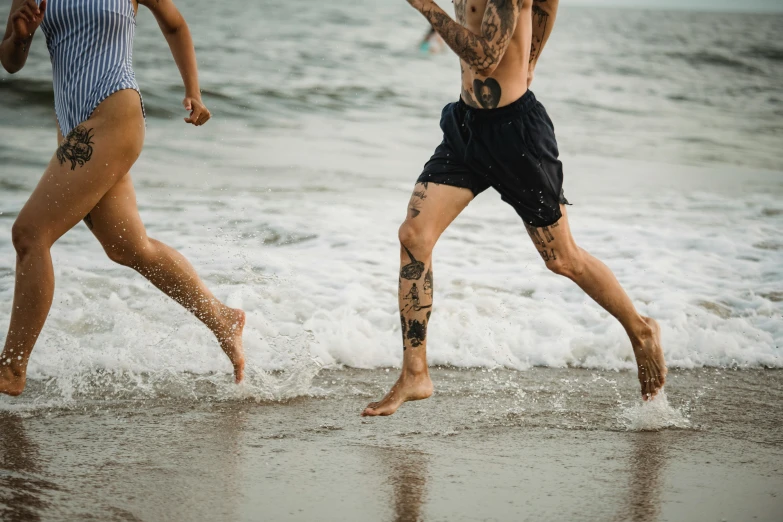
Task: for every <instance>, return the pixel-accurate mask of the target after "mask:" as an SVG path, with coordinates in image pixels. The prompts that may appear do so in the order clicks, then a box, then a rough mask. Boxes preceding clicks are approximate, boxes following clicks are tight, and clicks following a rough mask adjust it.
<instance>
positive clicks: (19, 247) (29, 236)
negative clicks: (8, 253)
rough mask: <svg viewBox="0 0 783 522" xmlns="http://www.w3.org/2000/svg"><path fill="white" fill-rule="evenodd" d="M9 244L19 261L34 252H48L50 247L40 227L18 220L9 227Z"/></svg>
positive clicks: (50, 244)
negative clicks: (11, 244)
mask: <svg viewBox="0 0 783 522" xmlns="http://www.w3.org/2000/svg"><path fill="white" fill-rule="evenodd" d="M11 242H12V243H13V245H14V250H16V255H17V257H19V258H20V259H21V258H24V257H26V256H27V255H29V254H30V253H32V252H35V251H36V250H48V249H50V248H51V247H52V243H51V241H50V240H49V238H48V236H47V235H46V234H45V233H44V231H42V230H41V229H40V227H36V226H34V225H31V224H29V223H26V222H24V221H19V220H17V221H15V222H14V224H13V226H12V227H11Z"/></svg>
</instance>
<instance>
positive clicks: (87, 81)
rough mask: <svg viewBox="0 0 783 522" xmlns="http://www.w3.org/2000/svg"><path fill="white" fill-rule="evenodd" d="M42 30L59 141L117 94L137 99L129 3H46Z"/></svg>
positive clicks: (104, 0)
mask: <svg viewBox="0 0 783 522" xmlns="http://www.w3.org/2000/svg"><path fill="white" fill-rule="evenodd" d="M38 3H40V0H38ZM41 30H43V32H44V35H46V46H47V47H48V49H49V56H50V57H51V59H52V74H53V83H54V110H55V112H56V114H57V123H58V124H59V125H60V131H61V132H62V134H63V136H66V135H68V133H69V132H70V131H71V130H73V129H74V128H75V127H76V126H78V125H79V124H80V123H82V122H83V121H85V120H87V119H88V118H89V117H90V115H91V114H92V112H93V111H94V110H95V108H96V107H97V106H98V105H99V104H100V103H101V102H102V101H103V100H105V99H106V98H108V97H109V96H110V95H112V94H114V93H115V92H117V91H119V90H122V89H134V90H135V91H137V92H139V97H141V92H140V91H139V86H138V84H137V83H136V76H135V74H134V73H133V35H134V33H135V30H136V13H135V12H134V5H133V2H132V1H131V0H49V1H48V2H47V6H46V12H45V13H44V19H43V22H42V23H41ZM143 111H144V105H143V104H142V112H143Z"/></svg>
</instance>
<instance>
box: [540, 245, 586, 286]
mask: <svg viewBox="0 0 783 522" xmlns="http://www.w3.org/2000/svg"><path fill="white" fill-rule="evenodd" d="M546 267H547V268H548V269H549V270H551V271H552V272H554V273H555V274H558V275H561V276H564V277H567V278H569V279H577V278H579V277H580V276H581V275H582V274H584V271H585V261H584V255H583V253H582V250H581V249H579V248H576V249H574V250H573V251H570V252H559V253H555V255H554V256H552V255H550V257H549V259H547V260H546Z"/></svg>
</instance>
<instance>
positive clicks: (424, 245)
mask: <svg viewBox="0 0 783 522" xmlns="http://www.w3.org/2000/svg"><path fill="white" fill-rule="evenodd" d="M398 235H399V238H400V243H401V244H402V246H404V247H405V248H406V249H407V250H408V251H409V252H411V253H413V254H414V255H415V256H416V257H419V256H421V257H426V256H428V255H429V254H430V253H431V252H432V249H433V248H434V247H435V242H436V241H437V238H436V237H433V235H432V234H431V233H428V232H427V231H426V230H425V229H423V228H422V227H420V226H417V225H415V224H414V223H413V222H412V220H410V219H408V220H406V221H405V222H404V223H403V224H402V225H401V226H400V230H399V234H398Z"/></svg>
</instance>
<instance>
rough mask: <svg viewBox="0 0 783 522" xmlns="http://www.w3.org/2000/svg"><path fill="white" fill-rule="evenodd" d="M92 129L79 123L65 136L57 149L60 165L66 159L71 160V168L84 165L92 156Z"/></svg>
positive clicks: (74, 168)
mask: <svg viewBox="0 0 783 522" xmlns="http://www.w3.org/2000/svg"><path fill="white" fill-rule="evenodd" d="M92 137H93V134H92V129H87V128H85V127H84V126H83V125H79V126H78V127H76V128H75V129H73V130H72V131H71V132H69V133H68V136H66V137H65V139H64V140H63V142H62V143H61V144H60V146H59V147H58V149H57V160H58V161H59V162H60V165H63V164H65V162H66V161H70V162H71V170H76V165H79V166H80V167H81V166H84V164H85V163H87V162H88V161H90V158H92V146H93V141H92Z"/></svg>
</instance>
